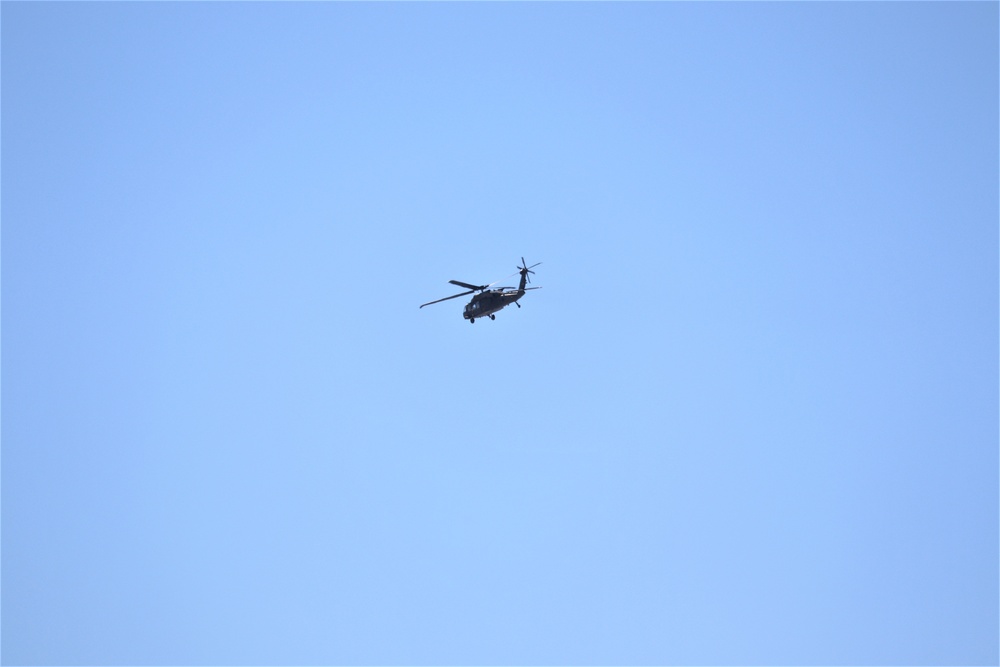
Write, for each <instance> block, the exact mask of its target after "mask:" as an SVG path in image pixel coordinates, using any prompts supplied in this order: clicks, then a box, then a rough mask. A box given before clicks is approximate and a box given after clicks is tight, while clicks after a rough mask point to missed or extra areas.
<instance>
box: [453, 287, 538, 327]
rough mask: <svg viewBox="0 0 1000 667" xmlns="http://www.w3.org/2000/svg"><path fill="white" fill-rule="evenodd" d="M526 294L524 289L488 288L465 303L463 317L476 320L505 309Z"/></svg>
mask: <svg viewBox="0 0 1000 667" xmlns="http://www.w3.org/2000/svg"><path fill="white" fill-rule="evenodd" d="M522 296H524V290H523V289H522V290H506V289H499V290H487V291H486V292H480V293H479V294H477V295H476V296H474V297H472V300H471V301H469V303H467V304H465V312H463V313H462V317H464V318H465V319H467V320H469V321H470V322H475V321H476V318H477V317H487V316H492V315H493V313H495V312H497V311H498V310H503V308H505V307H506V306H509V305H510V304H512V303H515V302H516V301H517V300H518V299H520V298H521V297H522Z"/></svg>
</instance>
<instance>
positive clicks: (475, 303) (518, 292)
mask: <svg viewBox="0 0 1000 667" xmlns="http://www.w3.org/2000/svg"><path fill="white" fill-rule="evenodd" d="M538 264H541V262H538ZM538 264H532V265H531V266H528V265H527V263H526V262H525V261H524V257H522V258H521V265H520V266H518V267H517V273H520V274H521V283H520V284H519V285H518V286H517V289H515V288H513V287H497V288H496V289H490V288H491V287H493V286H494V285H496V284H497V283H498V282H500V280H506V279H507V278H510V277H511V276H516V275H517V273H512V274H510V276H507V278H501V279H500V280H497V281H495V282H492V283H490V284H489V285H470V284H469V283H463V282H462V281H460V280H449V281H448V282H450V283H451V284H452V285H458V286H459V287H464V288H466V289H467V290H469V291H468V292H461V293H459V294H452V295H451V296H446V297H445V298H443V299H438V300H437V301H428V302H427V303H422V304H420V307H421V308H423V307H424V306H429V305H431V304H434V303H441V302H442V301H447V300H448V299H457V298H458V297H460V296H465V295H467V294H472V293H473V292H479V294H476V295H475V296H474V297H472V300H471V301H469V303H467V304H465V312H463V313H462V317H464V318H465V319H467V320H469V323H470V324H475V322H476V318H477V317H489V318H490V319H491V320H495V319H496V318H497V317H496V315H494V314H493V313H495V312H497V311H498V310H502V309H503V308H505V307H506V306H509V305H510V304H512V303H513V304H515V305H516V306H517V307H518V308H520V307H521V304H519V303H518V302H517V301H518V299H520V298H521V297H522V296H524V293H525V292H527V291H528V290H533V289H541V287H525V283H530V282H531V279H530V278H528V274H529V273H534V271H532V269H533V268H535V267H536V266H538Z"/></svg>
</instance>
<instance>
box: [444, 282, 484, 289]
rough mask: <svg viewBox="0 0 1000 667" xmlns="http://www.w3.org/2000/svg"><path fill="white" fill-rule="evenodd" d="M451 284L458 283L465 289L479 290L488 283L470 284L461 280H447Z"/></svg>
mask: <svg viewBox="0 0 1000 667" xmlns="http://www.w3.org/2000/svg"><path fill="white" fill-rule="evenodd" d="M448 282H450V283H451V284H452V285H458V286H459V287H464V288H465V289H471V290H479V289H486V288H487V287H489V285H470V284H469V283H463V282H462V281H461V280H449V281H448Z"/></svg>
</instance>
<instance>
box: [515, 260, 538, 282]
mask: <svg viewBox="0 0 1000 667" xmlns="http://www.w3.org/2000/svg"><path fill="white" fill-rule="evenodd" d="M538 264H541V262H538ZM538 264H532V265H531V266H528V264H527V262H525V261H524V257H522V258H521V265H520V266H519V267H517V270H518V272H519V273H520V274H521V275H522V276H524V277H525V278H526V279H527V280H528V282H529V283H530V282H531V278H528V274H529V273H534V271H532V269H533V268H535V267H536V266H538Z"/></svg>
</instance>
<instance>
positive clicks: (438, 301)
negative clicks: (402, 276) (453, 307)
mask: <svg viewBox="0 0 1000 667" xmlns="http://www.w3.org/2000/svg"><path fill="white" fill-rule="evenodd" d="M475 291H476V290H474V289H470V290H469V291H468V292H462V293H461V294H452V295H451V296H446V297H445V298H443V299H438V300H437V301H428V302H427V303H422V304H420V307H421V308H423V307H424V306H429V305H431V304H432V303H441V302H442V301H447V300H448V299H457V298H458V297H460V296H465V295H466V294H472V293H473V292H475Z"/></svg>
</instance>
